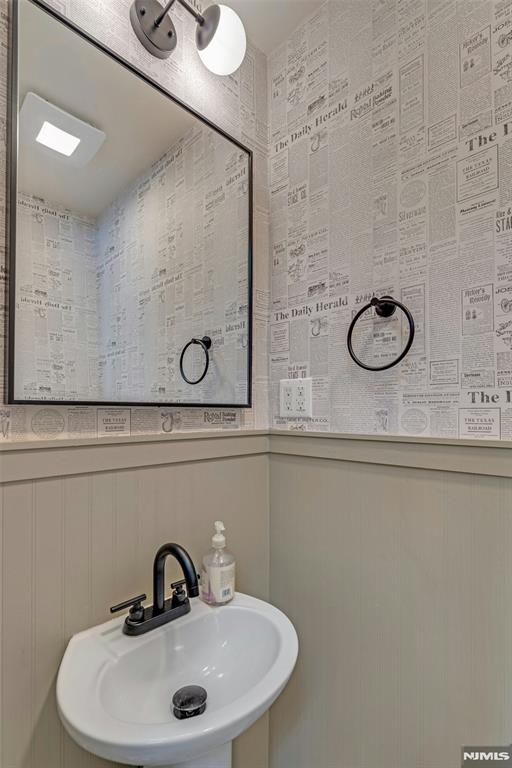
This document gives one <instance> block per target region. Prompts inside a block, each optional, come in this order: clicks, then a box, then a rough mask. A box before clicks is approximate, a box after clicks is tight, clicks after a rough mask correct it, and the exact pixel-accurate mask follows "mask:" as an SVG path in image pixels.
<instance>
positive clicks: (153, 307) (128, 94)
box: [9, 0, 252, 406]
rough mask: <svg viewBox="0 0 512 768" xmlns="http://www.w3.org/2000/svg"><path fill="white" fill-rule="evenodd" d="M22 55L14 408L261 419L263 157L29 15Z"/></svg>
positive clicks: (34, 7) (54, 20)
mask: <svg viewBox="0 0 512 768" xmlns="http://www.w3.org/2000/svg"><path fill="white" fill-rule="evenodd" d="M16 50H17V69H18V73H17V78H16V77H15V73H13V79H14V82H13V86H14V88H13V94H14V96H15V97H16V94H17V104H16V107H17V109H15V110H13V111H14V113H15V114H14V115H13V119H14V121H15V123H16V122H17V132H18V142H17V147H13V159H14V161H15V162H16V174H15V175H16V177H17V178H16V183H13V187H16V188H14V189H11V193H12V197H11V200H17V205H16V206H12V205H11V210H12V212H11V233H12V234H11V269H12V274H13V275H14V280H13V283H12V287H11V290H12V291H13V294H11V317H10V320H11V322H10V352H11V354H10V360H9V373H10V381H9V395H10V402H18V403H21V402H42V401H45V402H48V401H51V402H60V403H63V402H66V403H67V402H72V403H112V404H114V403H127V404H128V403H131V404H148V405H153V404H163V403H165V404H170V405H174V404H187V405H203V404H208V405H221V406H227V405H231V406H234V405H238V406H246V405H249V404H250V350H251V315H250V311H251V302H250V290H251V224H250V221H251V194H252V185H251V154H250V152H249V151H248V150H247V149H245V148H244V147H243V146H242V145H241V144H239V143H238V142H237V141H235V140H233V139H231V138H230V137H228V136H226V135H225V134H224V133H222V132H221V131H219V130H217V129H215V128H214V127H213V126H212V125H210V124H209V123H208V122H206V121H205V120H203V119H201V118H200V117H198V116H197V115H195V114H194V113H193V112H191V111H190V110H188V109H186V108H185V107H183V106H182V105H181V104H179V103H178V102H176V101H175V100H174V99H173V98H172V97H171V96H170V95H169V94H167V93H165V92H164V91H162V90H161V89H160V88H159V87H158V86H157V85H155V84H152V83H151V82H149V81H148V80H146V79H145V78H144V77H143V76H140V75H138V74H137V73H136V71H135V70H133V69H132V68H131V67H130V66H129V65H127V64H124V63H123V62H120V61H119V60H117V59H116V58H115V57H114V56H113V55H111V54H109V52H108V51H106V50H105V49H103V48H102V47H101V46H99V45H95V44H94V43H93V42H92V41H91V40H90V39H88V38H87V37H86V36H83V35H81V34H79V33H78V31H77V30H76V29H74V28H73V27H72V26H71V25H69V24H68V23H67V22H66V21H65V20H64V19H61V18H60V17H58V15H56V14H53V13H50V12H48V10H44V9H43V8H42V7H40V6H39V5H38V4H37V3H35V2H32V0H19V2H18V40H17V48H16ZM16 80H17V82H16ZM16 86H17V87H16ZM187 345H188V346H187ZM184 350H185V351H184ZM196 382H197V383H196Z"/></svg>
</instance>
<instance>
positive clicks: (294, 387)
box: [279, 379, 313, 419]
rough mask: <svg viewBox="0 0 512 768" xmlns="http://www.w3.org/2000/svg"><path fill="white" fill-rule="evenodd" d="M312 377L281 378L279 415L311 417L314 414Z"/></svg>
mask: <svg viewBox="0 0 512 768" xmlns="http://www.w3.org/2000/svg"><path fill="white" fill-rule="evenodd" d="M312 385H313V381H312V379H281V381H280V382H279V404H280V407H279V415H280V416H284V417H286V416H291V417H298V418H300V417H302V418H305V419H307V418H311V416H312V415H313V397H312V389H313V387H312Z"/></svg>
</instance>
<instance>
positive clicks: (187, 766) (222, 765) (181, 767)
mask: <svg viewBox="0 0 512 768" xmlns="http://www.w3.org/2000/svg"><path fill="white" fill-rule="evenodd" d="M166 768H231V742H230V741H229V742H228V743H227V744H223V745H222V747H219V748H218V749H213V750H212V751H211V752H208V753H207V754H206V755H203V756H202V757H198V758H196V760H187V761H186V762H185V763H173V764H172V765H169V766H166Z"/></svg>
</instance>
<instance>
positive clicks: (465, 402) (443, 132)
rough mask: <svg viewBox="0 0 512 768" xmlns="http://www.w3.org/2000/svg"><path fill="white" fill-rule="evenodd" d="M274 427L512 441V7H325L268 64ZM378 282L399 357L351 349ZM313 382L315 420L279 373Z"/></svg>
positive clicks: (386, 0) (423, 2)
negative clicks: (374, 362)
mask: <svg viewBox="0 0 512 768" xmlns="http://www.w3.org/2000/svg"><path fill="white" fill-rule="evenodd" d="M269 96H270V184H271V189H270V192H271V210H272V220H271V259H272V265H271V268H272V275H271V281H272V299H271V301H272V306H271V342H270V352H271V358H270V367H271V382H272V398H271V401H272V419H271V421H272V426H274V427H281V428H289V429H307V430H324V431H331V432H348V433H354V432H359V433H388V434H394V435H407V436H409V435H419V436H424V437H425V436H439V437H448V438H456V437H461V438H481V439H500V438H504V439H510V438H512V2H510V0H499V1H498V2H494V3H493V2H487V0H477V1H476V2H474V1H473V0H462V2H457V1H456V0H372V1H371V2H370V1H369V2H362V1H360V0H359V1H358V2H353V1H352V0H346V1H344V2H328V3H326V4H325V5H323V6H321V8H320V10H319V11H318V12H317V13H315V14H314V15H313V16H312V17H311V18H310V19H309V20H308V21H307V22H305V23H304V24H302V25H301V26H300V27H299V28H298V29H297V30H296V31H295V33H294V34H293V35H292V36H291V37H290V39H289V40H288V41H287V42H286V44H284V45H282V46H281V47H280V48H279V49H278V50H276V51H275V52H274V54H273V55H272V56H271V57H270V59H269ZM384 294H391V295H392V296H394V297H395V298H397V299H399V300H401V301H403V302H404V303H405V304H406V305H407V306H408V307H409V308H410V309H411V311H412V313H413V315H414V318H415V321H416V326H417V333H416V338H415V341H414V345H413V347H412V350H411V352H410V353H409V355H408V356H407V357H406V358H405V359H404V361H403V362H402V363H401V364H399V365H398V366H397V367H395V368H393V369H391V370H389V371H387V372H382V373H370V372H367V371H364V370H362V369H360V368H358V367H357V366H356V365H355V364H354V363H353V362H352V360H351V359H350V357H349V355H348V352H347V344H346V338H347V330H348V326H349V323H350V320H351V318H352V317H353V314H354V311H355V310H356V309H358V308H360V307H361V306H362V305H363V303H367V301H368V300H369V299H370V298H371V297H372V296H373V295H377V296H382V295H384ZM297 376H310V377H312V379H313V418H312V419H308V420H300V419H288V420H285V419H282V418H281V417H280V416H279V380H280V379H282V378H287V377H290V378H292V377H297Z"/></svg>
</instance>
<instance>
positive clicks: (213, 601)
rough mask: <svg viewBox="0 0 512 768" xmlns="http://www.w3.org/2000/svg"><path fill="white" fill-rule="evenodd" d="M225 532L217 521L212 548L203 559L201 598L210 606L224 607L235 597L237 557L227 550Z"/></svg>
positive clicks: (221, 523)
mask: <svg viewBox="0 0 512 768" xmlns="http://www.w3.org/2000/svg"><path fill="white" fill-rule="evenodd" d="M225 530H226V529H225V527H224V523H223V522H222V521H221V520H217V521H216V523H215V535H214V536H213V537H212V548H211V549H210V551H209V552H208V554H207V555H205V556H204V558H203V569H202V573H201V598H202V599H203V600H204V602H205V603H208V604H209V605H224V604H225V603H229V601H230V600H232V599H233V598H234V596H235V556H234V555H232V554H231V552H228V550H227V549H226V537H225V536H224V531H225Z"/></svg>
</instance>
